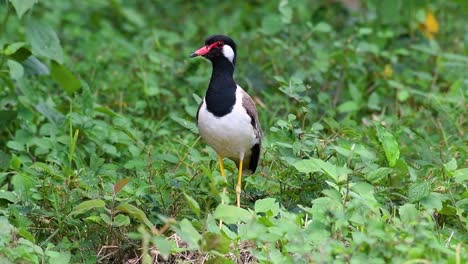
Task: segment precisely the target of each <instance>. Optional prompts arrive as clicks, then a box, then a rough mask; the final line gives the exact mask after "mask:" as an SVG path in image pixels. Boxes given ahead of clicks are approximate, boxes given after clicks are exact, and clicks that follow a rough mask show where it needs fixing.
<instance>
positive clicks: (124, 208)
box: [115, 203, 153, 229]
mask: <svg viewBox="0 0 468 264" xmlns="http://www.w3.org/2000/svg"><path fill="white" fill-rule="evenodd" d="M115 209H116V210H118V211H120V212H124V213H127V214H129V215H131V216H133V217H135V218H136V219H138V220H140V221H141V222H142V223H144V224H146V226H147V227H148V228H150V229H151V228H153V224H152V223H151V221H150V220H149V219H148V217H146V214H145V212H143V211H142V210H140V209H138V208H137V207H135V206H133V205H131V204H128V203H123V204H119V206H117V207H116V208H115Z"/></svg>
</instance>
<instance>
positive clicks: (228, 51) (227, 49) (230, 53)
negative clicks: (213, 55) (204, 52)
mask: <svg viewBox="0 0 468 264" xmlns="http://www.w3.org/2000/svg"><path fill="white" fill-rule="evenodd" d="M222 52H223V55H224V57H226V58H227V59H228V60H229V61H230V62H233V61H234V50H233V49H232V48H231V46H229V45H227V44H225V45H224V46H223V50H222Z"/></svg>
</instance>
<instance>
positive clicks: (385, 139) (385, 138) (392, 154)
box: [375, 123, 400, 167]
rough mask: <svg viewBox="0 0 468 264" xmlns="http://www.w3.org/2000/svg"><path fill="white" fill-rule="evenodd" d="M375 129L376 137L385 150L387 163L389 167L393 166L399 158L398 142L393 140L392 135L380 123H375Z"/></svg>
mask: <svg viewBox="0 0 468 264" xmlns="http://www.w3.org/2000/svg"><path fill="white" fill-rule="evenodd" d="M375 129H376V132H377V137H378V138H379V141H380V143H381V144H382V147H383V149H384V151H385V156H386V157H387V161H388V164H389V165H390V167H394V166H395V165H396V162H397V160H398V159H399V158H400V149H399V147H398V142H397V141H396V140H395V138H394V137H393V135H392V134H391V133H390V132H389V131H388V130H387V129H385V128H384V127H383V126H381V125H380V124H378V123H375Z"/></svg>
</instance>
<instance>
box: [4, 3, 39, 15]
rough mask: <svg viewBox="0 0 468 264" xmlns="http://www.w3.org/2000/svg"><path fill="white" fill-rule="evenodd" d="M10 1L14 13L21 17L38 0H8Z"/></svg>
mask: <svg viewBox="0 0 468 264" xmlns="http://www.w3.org/2000/svg"><path fill="white" fill-rule="evenodd" d="M10 2H11V4H12V5H13V6H14V7H15V10H16V15H18V17H19V18H21V17H22V16H23V15H24V13H26V12H27V11H28V10H29V9H31V8H32V7H33V6H34V4H36V3H37V2H38V0H10Z"/></svg>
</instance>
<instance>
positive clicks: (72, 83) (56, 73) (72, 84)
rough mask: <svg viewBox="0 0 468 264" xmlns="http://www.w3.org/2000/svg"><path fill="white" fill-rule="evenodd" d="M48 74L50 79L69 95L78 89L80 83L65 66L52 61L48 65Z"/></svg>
mask: <svg viewBox="0 0 468 264" xmlns="http://www.w3.org/2000/svg"><path fill="white" fill-rule="evenodd" d="M50 75H51V76H52V79H54V80H55V81H56V82H58V83H59V84H60V86H61V87H62V88H63V89H64V90H65V92H67V93H68V94H69V95H71V94H73V92H75V91H77V90H78V89H80V86H81V83H80V81H79V80H78V78H76V77H75V76H74V75H73V74H72V73H71V72H70V71H69V70H68V69H67V68H65V67H64V66H63V65H61V64H59V63H57V62H55V61H52V63H51V67H50Z"/></svg>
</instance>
